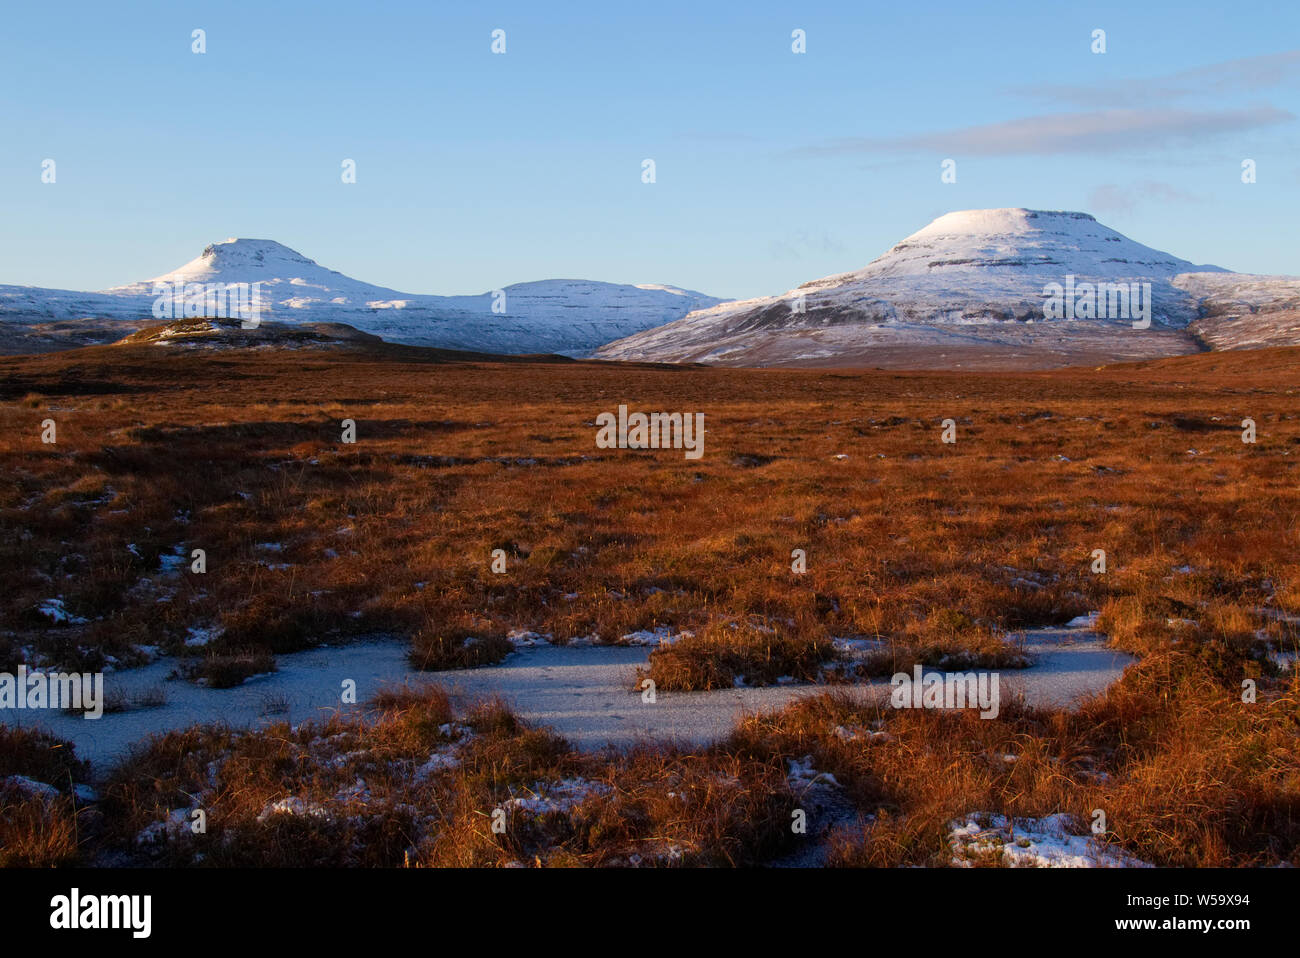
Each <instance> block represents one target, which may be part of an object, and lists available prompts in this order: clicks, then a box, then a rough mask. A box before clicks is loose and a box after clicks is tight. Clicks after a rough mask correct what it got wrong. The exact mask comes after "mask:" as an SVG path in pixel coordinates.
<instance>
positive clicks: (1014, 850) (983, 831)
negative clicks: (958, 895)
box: [948, 812, 1152, 868]
mask: <svg viewBox="0 0 1300 958" xmlns="http://www.w3.org/2000/svg"><path fill="white" fill-rule="evenodd" d="M1069 825H1070V816H1069V815H1064V814H1056V815H1048V816H1046V817H1045V818H1017V819H1012V820H1008V819H1007V817H1006V816H1005V815H994V814H990V813H988V812H973V813H971V814H968V815H966V816H965V818H964V819H959V820H957V821H953V822H950V823H949V833H948V844H949V846H950V847H951V848H952V852H953V858H952V864H953V865H954V866H955V867H958V868H970V867H972V866H974V865H976V864H1002V865H1007V866H1009V867H1012V868H1151V867H1152V866H1151V865H1150V864H1148V863H1147V862H1144V861H1142V860H1141V859H1138V858H1134V857H1133V856H1132V855H1130V854H1128V852H1125V851H1123V850H1122V849H1120V848H1116V847H1114V846H1111V845H1107V844H1105V843H1104V842H1099V841H1097V839H1095V838H1094V837H1093V836H1091V835H1075V834H1071V832H1070V831H1069Z"/></svg>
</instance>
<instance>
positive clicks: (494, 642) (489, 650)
mask: <svg viewBox="0 0 1300 958" xmlns="http://www.w3.org/2000/svg"><path fill="white" fill-rule="evenodd" d="M513 651H514V645H512V644H511V642H510V640H509V639H507V638H506V637H505V636H503V635H501V634H499V633H495V632H489V633H479V634H474V633H473V632H470V633H468V634H467V633H466V631H465V630H455V629H452V630H450V631H449V630H448V629H447V628H446V627H445V626H444V627H436V626H426V627H425V628H423V629H421V630H420V631H419V632H417V633H416V634H415V635H414V636H413V637H412V638H411V651H410V654H409V656H408V658H409V659H410V661H411V665H412V666H414V667H415V668H417V669H424V670H426V671H430V672H436V671H441V670H443V669H470V668H474V667H475V666H479V665H496V664H497V663H498V662H500V661H501V660H502V659H504V658H505V657H506V656H507V655H509V654H510V653H511V652H513Z"/></svg>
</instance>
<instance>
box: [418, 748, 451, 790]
mask: <svg viewBox="0 0 1300 958" xmlns="http://www.w3.org/2000/svg"><path fill="white" fill-rule="evenodd" d="M454 768H460V756H459V755H457V754H456V747H455V746H454V745H452V746H447V747H446V748H440V749H438V750H437V751H436V752H434V753H433V754H432V755H430V756H429V760H428V761H427V762H425V763H424V764H423V765H421V766H420V767H419V768H417V769H416V770H415V780H416V781H417V782H423V781H427V780H428V779H430V778H432V777H433V776H435V775H437V774H438V773H439V772H449V771H451V770H452V769H454Z"/></svg>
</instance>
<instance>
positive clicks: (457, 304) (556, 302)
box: [0, 239, 722, 355]
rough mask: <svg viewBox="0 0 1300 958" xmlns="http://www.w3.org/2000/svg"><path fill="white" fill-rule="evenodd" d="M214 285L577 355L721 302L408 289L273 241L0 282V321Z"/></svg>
mask: <svg viewBox="0 0 1300 958" xmlns="http://www.w3.org/2000/svg"><path fill="white" fill-rule="evenodd" d="M216 283H225V284H234V283H260V284H261V295H262V301H263V304H264V307H265V308H264V311H263V313H262V318H263V319H265V320H269V321H272V322H288V323H295V322H342V323H347V324H348V325H351V326H354V327H356V328H357V329H360V330H363V331H364V332H368V333H373V334H375V335H378V336H382V337H383V338H384V339H386V340H389V341H390V342H398V343H406V344H410V345H418V346H438V347H442V348H448V349H469V350H479V351H487V352H500V353H537V352H555V353H568V354H572V355H579V354H585V353H588V352H590V351H591V350H592V349H595V348H596V347H597V346H600V345H601V344H603V343H607V342H609V341H610V340H612V339H618V338H620V337H623V336H627V335H629V334H631V333H635V332H639V331H641V330H644V329H648V328H651V327H654V326H659V325H662V324H664V323H667V322H671V321H673V320H675V319H679V318H681V317H682V316H684V315H686V314H687V313H688V312H690V311H691V310H693V309H699V308H703V307H708V306H713V305H715V304H717V303H719V302H722V300H720V299H718V298H717V297H713V296H706V295H704V294H703V293H697V292H694V291H692V290H685V289H679V288H677V287H675V286H662V285H645V286H630V285H621V284H616V283H600V282H595V281H592V280H564V279H556V280H542V281H540V282H532V283H517V284H514V285H511V286H506V287H505V288H504V290H503V291H502V292H503V293H504V296H503V297H502V296H495V295H494V294H493V293H491V292H489V293H483V294H482V295H478V296H430V295H415V294H410V293H402V292H398V291H397V290H394V289H389V288H387V287H384V286H375V285H373V284H371V283H364V282H361V281H359V280H355V279H352V278H350V277H348V276H344V275H343V274H342V273H339V272H336V271H334V270H331V269H326V268H325V267H323V266H321V265H319V264H318V263H316V262H315V261H313V260H310V259H308V258H307V257H305V256H303V255H302V254H300V253H298V252H296V251H294V250H292V249H290V248H289V247H287V246H284V245H282V244H280V243H276V242H274V241H272V240H257V239H229V240H226V241H225V242H224V243H214V244H212V245H211V246H209V247H208V248H207V249H205V250H204V251H203V253H202V254H201V255H199V256H198V257H197V258H195V259H193V260H191V261H190V262H188V263H186V264H185V265H184V266H181V267H180V268H179V269H175V270H172V271H171V272H169V273H164V274H163V275H161V276H158V277H155V278H154V279H151V280H146V281H144V282H140V283H132V284H130V285H126V286H117V287H114V288H112V289H107V290H104V291H103V292H102V293H77V292H72V291H67V290H48V289H39V288H36V287H26V286H0V320H10V321H17V322H27V323H32V322H41V321H51V320H71V319H81V318H86V317H95V318H98V319H103V318H107V319H120V320H135V321H141V320H152V319H154V314H153V304H154V300H155V297H156V293H155V285H156V284H171V285H172V286H173V288H175V286H176V284H183V285H188V284H216ZM494 306H495V307H496V311H494ZM128 331H129V330H128Z"/></svg>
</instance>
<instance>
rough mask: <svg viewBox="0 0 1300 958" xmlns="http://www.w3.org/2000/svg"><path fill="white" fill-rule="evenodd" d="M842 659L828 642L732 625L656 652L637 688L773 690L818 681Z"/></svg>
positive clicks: (694, 635)
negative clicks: (780, 684) (783, 682)
mask: <svg viewBox="0 0 1300 958" xmlns="http://www.w3.org/2000/svg"><path fill="white" fill-rule="evenodd" d="M837 657H838V655H837V653H836V651H835V649H834V647H833V646H832V644H831V642H830V640H829V639H828V638H826V637H817V636H809V635H789V634H785V633H783V632H780V631H770V630H764V629H756V628H753V627H752V626H744V625H737V624H735V623H727V624H724V625H715V626H711V627H709V628H707V629H705V630H703V631H702V632H698V633H692V634H690V635H685V636H682V637H681V638H679V639H677V640H676V641H675V642H673V643H672V644H671V645H662V646H660V647H658V648H656V649H654V650H653V651H652V652H651V653H650V662H649V666H648V668H646V669H639V670H638V675H637V682H638V683H639V682H640V681H641V680H642V679H643V678H647V677H648V678H651V679H653V680H654V682H655V684H656V686H657V687H659V688H662V689H676V690H680V691H684V692H698V691H704V690H708V689H722V688H731V687H733V686H735V685H737V684H742V685H772V684H774V683H775V682H776V681H777V680H778V679H781V678H789V679H795V680H799V681H816V680H817V679H819V678H820V677H821V675H822V671H823V668H824V667H825V666H826V665H827V664H828V663H829V662H831V661H833V660H834V659H836V658H837Z"/></svg>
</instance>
